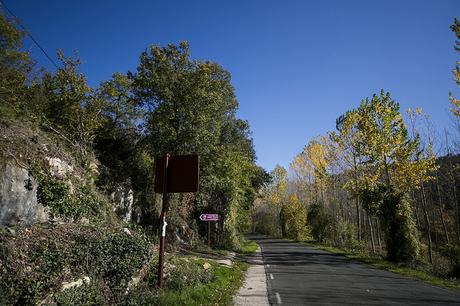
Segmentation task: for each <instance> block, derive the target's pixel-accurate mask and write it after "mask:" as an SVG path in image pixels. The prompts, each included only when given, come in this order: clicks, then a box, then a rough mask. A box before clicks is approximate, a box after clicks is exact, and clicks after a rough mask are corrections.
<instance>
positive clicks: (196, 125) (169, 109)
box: [128, 42, 258, 244]
mask: <svg viewBox="0 0 460 306" xmlns="http://www.w3.org/2000/svg"><path fill="white" fill-rule="evenodd" d="M128 78H129V79H130V80H131V81H132V87H133V92H132V93H133V98H134V99H135V101H136V103H139V104H140V105H142V106H143V108H144V109H146V116H145V118H146V121H145V125H144V130H143V133H145V138H144V139H145V141H146V143H147V144H148V146H149V151H150V154H151V157H152V158H153V157H155V156H158V155H163V154H165V153H170V154H189V153H197V154H199V155H200V192H199V193H198V194H196V196H195V197H194V201H193V207H189V210H188V213H190V214H192V215H193V214H195V215H196V214H199V213H200V212H203V211H208V212H215V213H219V214H221V215H223V216H224V220H225V221H224V223H225V226H224V228H223V230H224V234H225V237H224V239H223V240H224V241H227V242H228V243H230V244H236V243H237V241H238V239H239V237H237V236H238V235H239V234H240V231H241V230H242V229H243V228H246V227H247V226H243V225H242V224H239V223H238V220H249V211H250V209H249V208H250V205H252V202H253V200H254V198H255V189H254V186H253V185H252V179H253V178H254V177H256V176H257V173H258V168H257V167H256V166H255V153H254V149H253V144H252V139H251V137H250V130H249V124H248V123H247V122H246V121H244V120H240V119H237V118H236V116H235V114H236V110H237V107H238V102H237V100H236V98H235V94H234V89H233V86H232V85H231V83H230V81H231V76H230V73H229V72H227V71H225V70H224V69H222V67H220V66H219V65H218V64H216V63H213V62H209V61H197V60H192V59H191V58H190V49H189V45H188V43H186V42H181V43H180V44H179V45H168V46H166V47H158V46H152V47H150V48H149V49H148V50H146V51H145V52H143V53H142V54H141V56H140V64H139V66H138V68H137V71H136V72H135V73H128ZM175 201H176V202H177V201H179V202H180V201H182V198H181V197H179V198H177V199H176V200H175ZM172 203H173V205H174V201H172ZM246 223H247V222H246Z"/></svg>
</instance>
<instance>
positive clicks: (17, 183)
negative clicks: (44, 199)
mask: <svg viewBox="0 0 460 306" xmlns="http://www.w3.org/2000/svg"><path fill="white" fill-rule="evenodd" d="M47 220H48V213H47V211H46V209H45V208H44V207H43V206H42V205H40V204H38V203H37V182H36V180H35V179H34V178H33V177H32V176H31V175H30V173H29V171H27V170H26V169H24V168H21V167H19V166H17V165H15V164H14V163H5V164H3V165H0V226H8V225H17V224H21V225H30V224H33V223H37V222H45V221H47Z"/></svg>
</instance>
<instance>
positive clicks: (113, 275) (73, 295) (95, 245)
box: [0, 224, 151, 305]
mask: <svg viewBox="0 0 460 306" xmlns="http://www.w3.org/2000/svg"><path fill="white" fill-rule="evenodd" d="M150 256H151V245H150V243H149V241H148V240H147V238H146V237H145V236H144V235H143V234H142V233H137V232H135V231H133V230H131V234H127V233H125V232H124V231H122V230H121V229H120V228H107V227H103V226H102V225H99V226H98V227H91V226H81V225H77V224H73V225H59V226H54V227H39V226H36V227H33V228H29V229H25V228H18V229H17V230H16V231H14V232H5V233H1V234H0V260H1V262H2V265H1V266H0V304H2V305H4V304H8V305H13V304H18V305H24V304H36V303H38V302H39V301H41V300H43V299H45V298H47V297H48V298H49V295H50V293H55V292H59V291H60V290H61V284H62V282H63V281H75V280H76V279H79V278H82V277H83V276H88V277H89V278H90V280H91V282H90V285H84V286H82V287H80V288H79V289H68V291H67V290H66V291H63V292H61V293H59V294H57V295H56V297H55V298H56V301H60V302H62V304H64V305H66V304H67V305H70V304H72V301H74V302H76V301H81V302H82V303H83V304H85V303H87V304H90V302H92V301H95V302H96V301H100V300H101V299H102V298H101V297H100V296H101V295H102V296H105V298H104V301H105V302H108V301H109V300H110V301H113V302H116V301H117V300H119V299H120V298H121V297H122V296H123V294H124V291H125V290H126V286H127V284H128V282H129V280H130V279H131V277H132V276H133V274H134V273H136V272H137V271H138V270H139V269H140V268H141V267H142V266H143V265H144V264H145V263H146V262H147V260H148V258H149V257H150ZM98 291H100V292H98ZM67 302H68V303H67Z"/></svg>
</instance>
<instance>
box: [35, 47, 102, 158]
mask: <svg viewBox="0 0 460 306" xmlns="http://www.w3.org/2000/svg"><path fill="white" fill-rule="evenodd" d="M58 57H59V60H60V61H61V62H62V65H63V67H62V68H59V69H58V70H57V71H56V73H55V74H54V75H51V74H49V73H46V74H44V76H43V78H42V82H41V84H39V88H40V90H41V92H42V96H43V98H42V105H41V108H42V109H41V112H42V113H43V118H42V119H43V122H44V123H45V124H46V126H47V127H49V128H51V129H52V130H53V131H55V132H56V131H57V132H58V133H60V134H61V135H63V136H64V137H65V138H66V139H67V140H69V141H70V142H71V143H72V144H73V145H75V146H82V147H83V148H82V153H84V152H83V150H84V149H86V146H89V145H90V144H92V142H93V140H94V137H95V132H96V130H97V129H98V128H99V127H100V126H101V125H102V124H103V120H104V117H103V116H102V109H103V108H104V105H105V101H104V100H102V99H99V98H98V97H97V96H95V95H94V91H93V90H92V89H91V88H90V87H89V86H88V84H87V82H86V77H85V75H84V74H83V73H81V72H79V71H78V66H79V65H80V60H79V59H74V58H68V57H65V56H64V54H63V53H62V52H61V51H59V52H58Z"/></svg>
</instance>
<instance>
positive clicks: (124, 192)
mask: <svg viewBox="0 0 460 306" xmlns="http://www.w3.org/2000/svg"><path fill="white" fill-rule="evenodd" d="M110 200H111V202H112V205H113V211H114V212H115V213H116V214H117V216H118V217H120V219H122V220H123V221H125V222H129V221H131V218H132V212H133V203H134V194H133V189H132V186H131V182H130V181H129V180H128V181H126V182H124V183H122V184H117V187H116V188H115V191H113V192H112V193H111V194H110Z"/></svg>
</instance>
